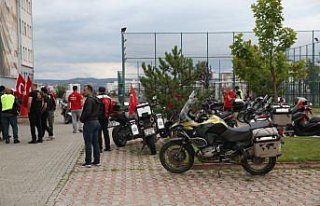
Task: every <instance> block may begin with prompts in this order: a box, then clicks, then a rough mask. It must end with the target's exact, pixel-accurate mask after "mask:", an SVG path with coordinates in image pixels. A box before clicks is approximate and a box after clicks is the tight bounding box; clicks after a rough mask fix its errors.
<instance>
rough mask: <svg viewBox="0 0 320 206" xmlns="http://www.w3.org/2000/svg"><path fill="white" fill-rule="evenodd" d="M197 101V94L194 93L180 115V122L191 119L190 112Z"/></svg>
mask: <svg viewBox="0 0 320 206" xmlns="http://www.w3.org/2000/svg"><path fill="white" fill-rule="evenodd" d="M196 101H197V99H196V92H195V91H192V93H191V94H190V96H189V99H188V100H187V102H186V103H185V105H184V106H183V108H182V110H181V112H180V114H179V119H180V121H187V120H190V117H189V116H188V113H189V111H190V110H191V108H192V105H193V104H194V103H195V102H196Z"/></svg>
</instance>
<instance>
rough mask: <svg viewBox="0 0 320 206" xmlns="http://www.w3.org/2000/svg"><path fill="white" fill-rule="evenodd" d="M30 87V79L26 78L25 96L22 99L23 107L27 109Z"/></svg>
mask: <svg viewBox="0 0 320 206" xmlns="http://www.w3.org/2000/svg"><path fill="white" fill-rule="evenodd" d="M31 86H32V80H31V79H30V77H29V76H28V79H27V82H26V86H25V94H24V97H23V102H22V104H23V106H25V107H28V98H29V93H30V90H31Z"/></svg>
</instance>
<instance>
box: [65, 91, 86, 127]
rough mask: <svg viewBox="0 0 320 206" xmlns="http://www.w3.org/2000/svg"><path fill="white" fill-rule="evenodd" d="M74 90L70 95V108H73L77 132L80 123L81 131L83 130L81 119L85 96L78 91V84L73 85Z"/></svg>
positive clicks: (73, 124)
mask: <svg viewBox="0 0 320 206" xmlns="http://www.w3.org/2000/svg"><path fill="white" fill-rule="evenodd" d="M72 90H73V92H72V93H71V94H70V95H69V97H68V108H69V109H70V110H71V114H72V126H73V133H77V131H78V129H77V126H78V125H79V131H80V132H82V124H81V122H80V121H79V120H80V116H81V112H82V106H83V101H82V100H83V97H82V95H81V94H80V93H79V92H78V87H77V86H73V87H72Z"/></svg>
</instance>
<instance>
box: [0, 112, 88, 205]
mask: <svg viewBox="0 0 320 206" xmlns="http://www.w3.org/2000/svg"><path fill="white" fill-rule="evenodd" d="M60 116H61V115H59V113H58V112H57V114H56V119H57V121H56V124H55V125H54V128H55V130H54V131H55V137H56V139H55V140H53V141H44V142H43V143H42V144H35V145H29V144H28V141H30V139H31V134H30V130H29V125H28V120H27V119H22V120H19V122H20V123H19V138H20V141H21V143H20V144H12V143H11V144H4V142H0V205H1V206H11V205H15V206H16V205H23V206H29V205H30V206H33V205H46V204H47V205H53V203H54V202H53V200H54V199H55V197H56V196H57V195H58V193H59V191H60V189H61V187H62V186H63V184H62V183H63V181H64V180H66V178H67V176H68V174H69V173H70V172H71V170H72V169H73V167H74V165H75V163H76V161H77V159H78V157H79V152H80V150H81V149H82V148H83V139H82V135H81V134H80V133H78V134H73V133H72V128H71V127H72V126H71V125H64V124H62V120H61V118H60ZM46 135H47V134H46ZM59 186H60V187H59Z"/></svg>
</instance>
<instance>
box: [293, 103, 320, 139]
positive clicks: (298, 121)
mask: <svg viewBox="0 0 320 206" xmlns="http://www.w3.org/2000/svg"><path fill="white" fill-rule="evenodd" d="M295 102H296V104H295V106H294V108H293V109H292V121H293V123H292V125H290V126H289V127H288V129H287V130H293V131H294V133H291V135H297V136H313V135H317V136H320V117H311V118H310V114H312V109H311V107H310V106H309V104H308V100H307V99H306V98H303V97H298V98H297V99H296V101H295Z"/></svg>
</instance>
